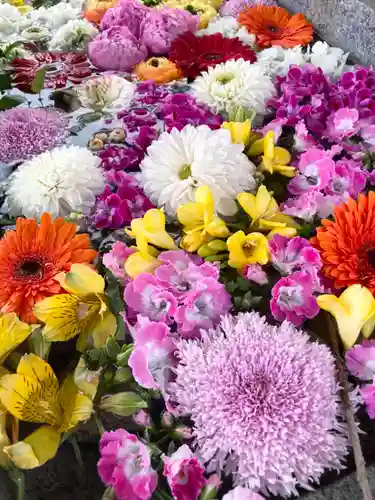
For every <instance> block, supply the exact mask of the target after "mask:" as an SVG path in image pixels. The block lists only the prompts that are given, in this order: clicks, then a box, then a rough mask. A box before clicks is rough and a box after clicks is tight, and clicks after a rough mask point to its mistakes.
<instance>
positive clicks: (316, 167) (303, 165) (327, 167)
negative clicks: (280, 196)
mask: <svg viewBox="0 0 375 500" xmlns="http://www.w3.org/2000/svg"><path fill="white" fill-rule="evenodd" d="M298 169H299V172H300V175H297V177H294V179H292V180H291V181H290V182H289V184H288V190H289V191H290V192H291V193H292V194H294V195H299V194H302V193H304V192H306V191H316V190H320V189H324V188H325V187H326V186H328V183H329V181H330V180H331V178H332V175H333V172H334V169H335V162H334V161H333V160H332V157H331V155H330V154H329V152H326V151H324V150H321V149H316V148H310V149H308V150H307V151H306V152H305V153H303V154H302V155H301V158H300V161H299V164H298Z"/></svg>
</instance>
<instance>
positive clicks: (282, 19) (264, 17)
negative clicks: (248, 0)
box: [238, 5, 313, 49]
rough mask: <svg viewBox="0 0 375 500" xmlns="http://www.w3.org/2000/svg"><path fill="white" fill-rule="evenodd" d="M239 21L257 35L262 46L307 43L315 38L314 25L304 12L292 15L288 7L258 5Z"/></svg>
mask: <svg viewBox="0 0 375 500" xmlns="http://www.w3.org/2000/svg"><path fill="white" fill-rule="evenodd" d="M238 22H239V23H240V24H242V25H243V26H245V27H246V29H247V31H248V32H249V33H251V34H253V35H256V37H257V43H258V45H259V46H260V47H261V48H265V47H271V46H272V45H279V46H281V47H284V48H286V49H287V48H291V47H295V46H296V45H306V44H307V43H309V42H311V40H312V39H313V27H312V25H311V24H310V23H309V22H308V21H307V19H306V18H305V16H304V15H303V14H294V15H293V16H291V15H290V14H289V12H288V11H287V10H286V9H283V8H281V7H270V6H267V5H256V6H254V7H249V8H248V9H247V10H245V11H244V12H241V14H240V15H239V17H238Z"/></svg>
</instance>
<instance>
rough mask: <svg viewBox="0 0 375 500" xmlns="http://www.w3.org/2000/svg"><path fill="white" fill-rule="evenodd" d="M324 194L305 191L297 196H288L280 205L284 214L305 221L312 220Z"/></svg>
mask: <svg viewBox="0 0 375 500" xmlns="http://www.w3.org/2000/svg"><path fill="white" fill-rule="evenodd" d="M323 197H324V195H323V194H322V193H320V192H319V191H307V192H306V193H303V194H302V195H301V196H298V197H297V198H288V199H287V200H286V202H284V203H283V204H282V205H281V210H282V212H283V213H284V214H287V215H291V216H292V217H298V218H299V219H303V220H304V221H306V222H313V220H314V219H315V217H316V215H317V213H318V211H319V205H320V203H321V202H322V198H323Z"/></svg>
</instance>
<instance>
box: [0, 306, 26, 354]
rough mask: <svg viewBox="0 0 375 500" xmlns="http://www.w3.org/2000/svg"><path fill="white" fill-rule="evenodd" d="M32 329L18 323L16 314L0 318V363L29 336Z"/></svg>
mask: <svg viewBox="0 0 375 500" xmlns="http://www.w3.org/2000/svg"><path fill="white" fill-rule="evenodd" d="M31 331H32V327H31V326H30V325H28V324H26V323H23V322H22V321H20V320H19V319H18V318H17V316H16V314H14V313H8V314H2V315H1V316H0V363H3V362H4V360H5V358H6V357H7V355H8V354H9V353H10V352H11V351H13V349H15V348H16V347H18V346H19V345H20V344H22V342H23V341H24V340H26V339H27V337H28V336H29V335H30V333H31Z"/></svg>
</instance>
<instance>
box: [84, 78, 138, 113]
mask: <svg viewBox="0 0 375 500" xmlns="http://www.w3.org/2000/svg"><path fill="white" fill-rule="evenodd" d="M75 90H76V93H77V97H78V99H79V100H80V103H81V104H82V106H84V107H85V108H89V109H93V110H94V111H104V112H111V111H116V110H121V109H124V108H126V107H128V106H129V105H130V103H131V100H132V98H133V95H134V90H135V85H134V84H132V83H130V82H128V81H127V80H125V79H124V78H121V77H119V76H116V75H108V76H99V77H97V78H91V79H90V80H87V81H86V82H84V83H82V84H81V85H79V86H77V87H76V89H75Z"/></svg>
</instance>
